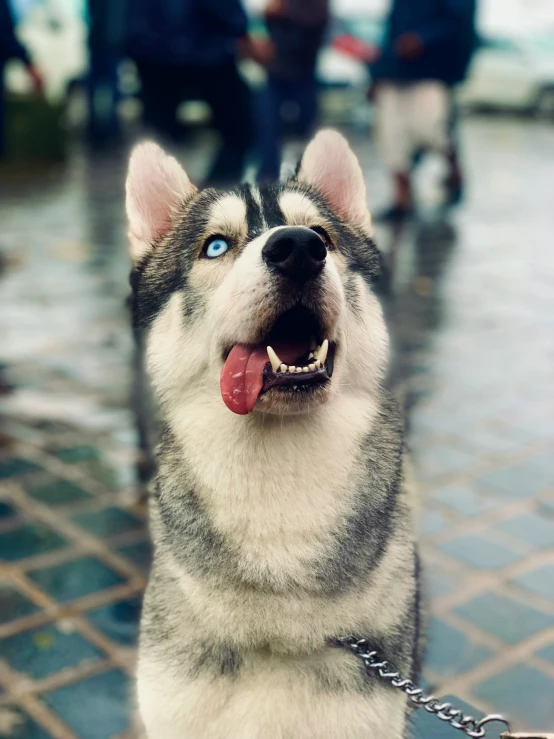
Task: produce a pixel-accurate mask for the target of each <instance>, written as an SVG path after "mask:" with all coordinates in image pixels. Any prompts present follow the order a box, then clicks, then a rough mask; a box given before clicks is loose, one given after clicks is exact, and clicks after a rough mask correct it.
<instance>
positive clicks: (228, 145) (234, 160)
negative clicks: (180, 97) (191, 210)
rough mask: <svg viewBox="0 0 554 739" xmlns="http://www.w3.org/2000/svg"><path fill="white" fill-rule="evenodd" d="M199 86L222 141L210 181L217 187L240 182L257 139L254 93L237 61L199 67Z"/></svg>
mask: <svg viewBox="0 0 554 739" xmlns="http://www.w3.org/2000/svg"><path fill="white" fill-rule="evenodd" d="M196 87H198V89H199V91H200V93H201V97H202V98H203V99H204V100H205V101H206V102H207V103H208V104H209V106H210V107H211V109H212V114H213V119H212V120H213V126H214V128H215V129H216V131H217V132H218V133H219V134H220V136H221V139H222V140H221V144H220V147H219V150H218V152H217V153H216V156H215V159H214V162H213V164H212V166H211V169H210V172H209V174H208V177H207V181H208V183H209V184H211V185H214V186H225V185H229V184H233V183H236V182H238V181H240V179H241V177H242V175H243V172H244V169H245V165H246V159H247V156H248V153H249V151H250V148H251V147H252V144H253V139H254V125H253V119H252V101H251V96H250V90H249V88H248V86H247V85H246V82H245V81H244V80H243V79H242V77H241V76H240V74H239V71H238V68H237V65H236V63H235V62H234V61H232V62H229V63H227V64H224V65H220V66H217V67H208V68H204V69H203V68H199V69H198V70H197V82H196Z"/></svg>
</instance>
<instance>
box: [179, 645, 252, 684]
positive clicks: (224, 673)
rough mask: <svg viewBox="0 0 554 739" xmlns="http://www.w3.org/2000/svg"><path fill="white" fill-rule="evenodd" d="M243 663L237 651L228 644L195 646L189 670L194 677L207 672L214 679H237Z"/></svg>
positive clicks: (190, 654) (190, 657)
mask: <svg viewBox="0 0 554 739" xmlns="http://www.w3.org/2000/svg"><path fill="white" fill-rule="evenodd" d="M242 662H243V660H242V657H241V655H240V654H239V653H238V652H237V651H236V649H233V648H232V647H230V646H227V645H226V644H207V643H201V644H195V647H194V650H192V651H191V652H190V653H189V669H190V672H191V674H192V676H193V677H199V676H200V675H201V674H202V673H206V672H207V673H211V674H212V675H213V676H214V677H236V676H237V675H238V673H239V671H240V668H241V667H242Z"/></svg>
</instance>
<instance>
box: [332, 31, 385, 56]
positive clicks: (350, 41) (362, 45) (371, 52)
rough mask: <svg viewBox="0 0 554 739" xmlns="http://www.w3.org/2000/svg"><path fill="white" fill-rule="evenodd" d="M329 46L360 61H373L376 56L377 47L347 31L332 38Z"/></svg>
mask: <svg viewBox="0 0 554 739" xmlns="http://www.w3.org/2000/svg"><path fill="white" fill-rule="evenodd" d="M331 46H332V47H333V49H335V50H336V51H340V52H341V53H342V54H345V55H346V56H350V57H353V58H354V59H358V60H359V61H362V62H370V61H373V60H374V59H375V57H376V56H377V49H376V47H375V46H372V45H371V44H368V43H366V42H365V41H361V40H360V39H359V38H356V37H355V36H350V35H348V34H347V33H344V34H342V35H341V36H337V37H336V38H335V39H333V42H332V44H331Z"/></svg>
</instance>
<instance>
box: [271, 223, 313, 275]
mask: <svg viewBox="0 0 554 739" xmlns="http://www.w3.org/2000/svg"><path fill="white" fill-rule="evenodd" d="M262 256H263V258H264V260H265V262H266V264H267V266H268V267H270V268H271V269H275V270H277V271H278V272H281V273H282V274H284V275H286V276H287V277H290V278H291V279H293V280H295V282H306V281H307V280H309V279H310V278H312V277H316V275H318V274H319V273H320V272H321V270H322V269H323V265H324V264H325V257H326V256H327V249H326V248H325V244H324V243H323V240H322V239H321V238H320V237H319V236H318V235H317V234H316V232H315V231H312V230H311V229H310V228H305V227H304V226H288V227H287V228H280V229H279V230H278V231H275V233H274V234H272V235H271V236H270V237H269V239H268V240H267V242H266V244H265V246H264V248H263V249H262Z"/></svg>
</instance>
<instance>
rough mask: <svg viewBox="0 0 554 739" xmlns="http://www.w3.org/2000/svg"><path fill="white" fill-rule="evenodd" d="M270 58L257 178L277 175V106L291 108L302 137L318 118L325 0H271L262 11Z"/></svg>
mask: <svg viewBox="0 0 554 739" xmlns="http://www.w3.org/2000/svg"><path fill="white" fill-rule="evenodd" d="M265 15H266V24H267V28H268V32H269V36H270V39H271V41H272V42H273V46H274V56H273V59H272V61H271V62H270V64H269V66H268V68H267V84H266V87H265V89H264V90H263V92H262V93H261V96H260V112H259V129H260V130H259V140H260V150H261V164H260V170H259V175H258V176H259V179H260V180H267V181H272V180H275V179H277V178H278V177H279V170H280V165H281V154H280V148H281V138H282V133H283V132H282V110H283V106H284V105H285V104H292V105H293V106H294V107H295V108H296V112H297V119H296V130H297V132H298V134H299V135H301V136H303V137H307V136H309V135H310V133H311V129H312V128H313V127H314V125H315V122H316V119H317V108H318V105H317V79H316V65H317V58H318V54H319V50H320V48H321V45H322V43H323V39H324V35H325V28H326V25H327V22H328V19H329V2H328V0H271V2H270V3H269V5H268V6H267V8H266V11H265Z"/></svg>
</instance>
